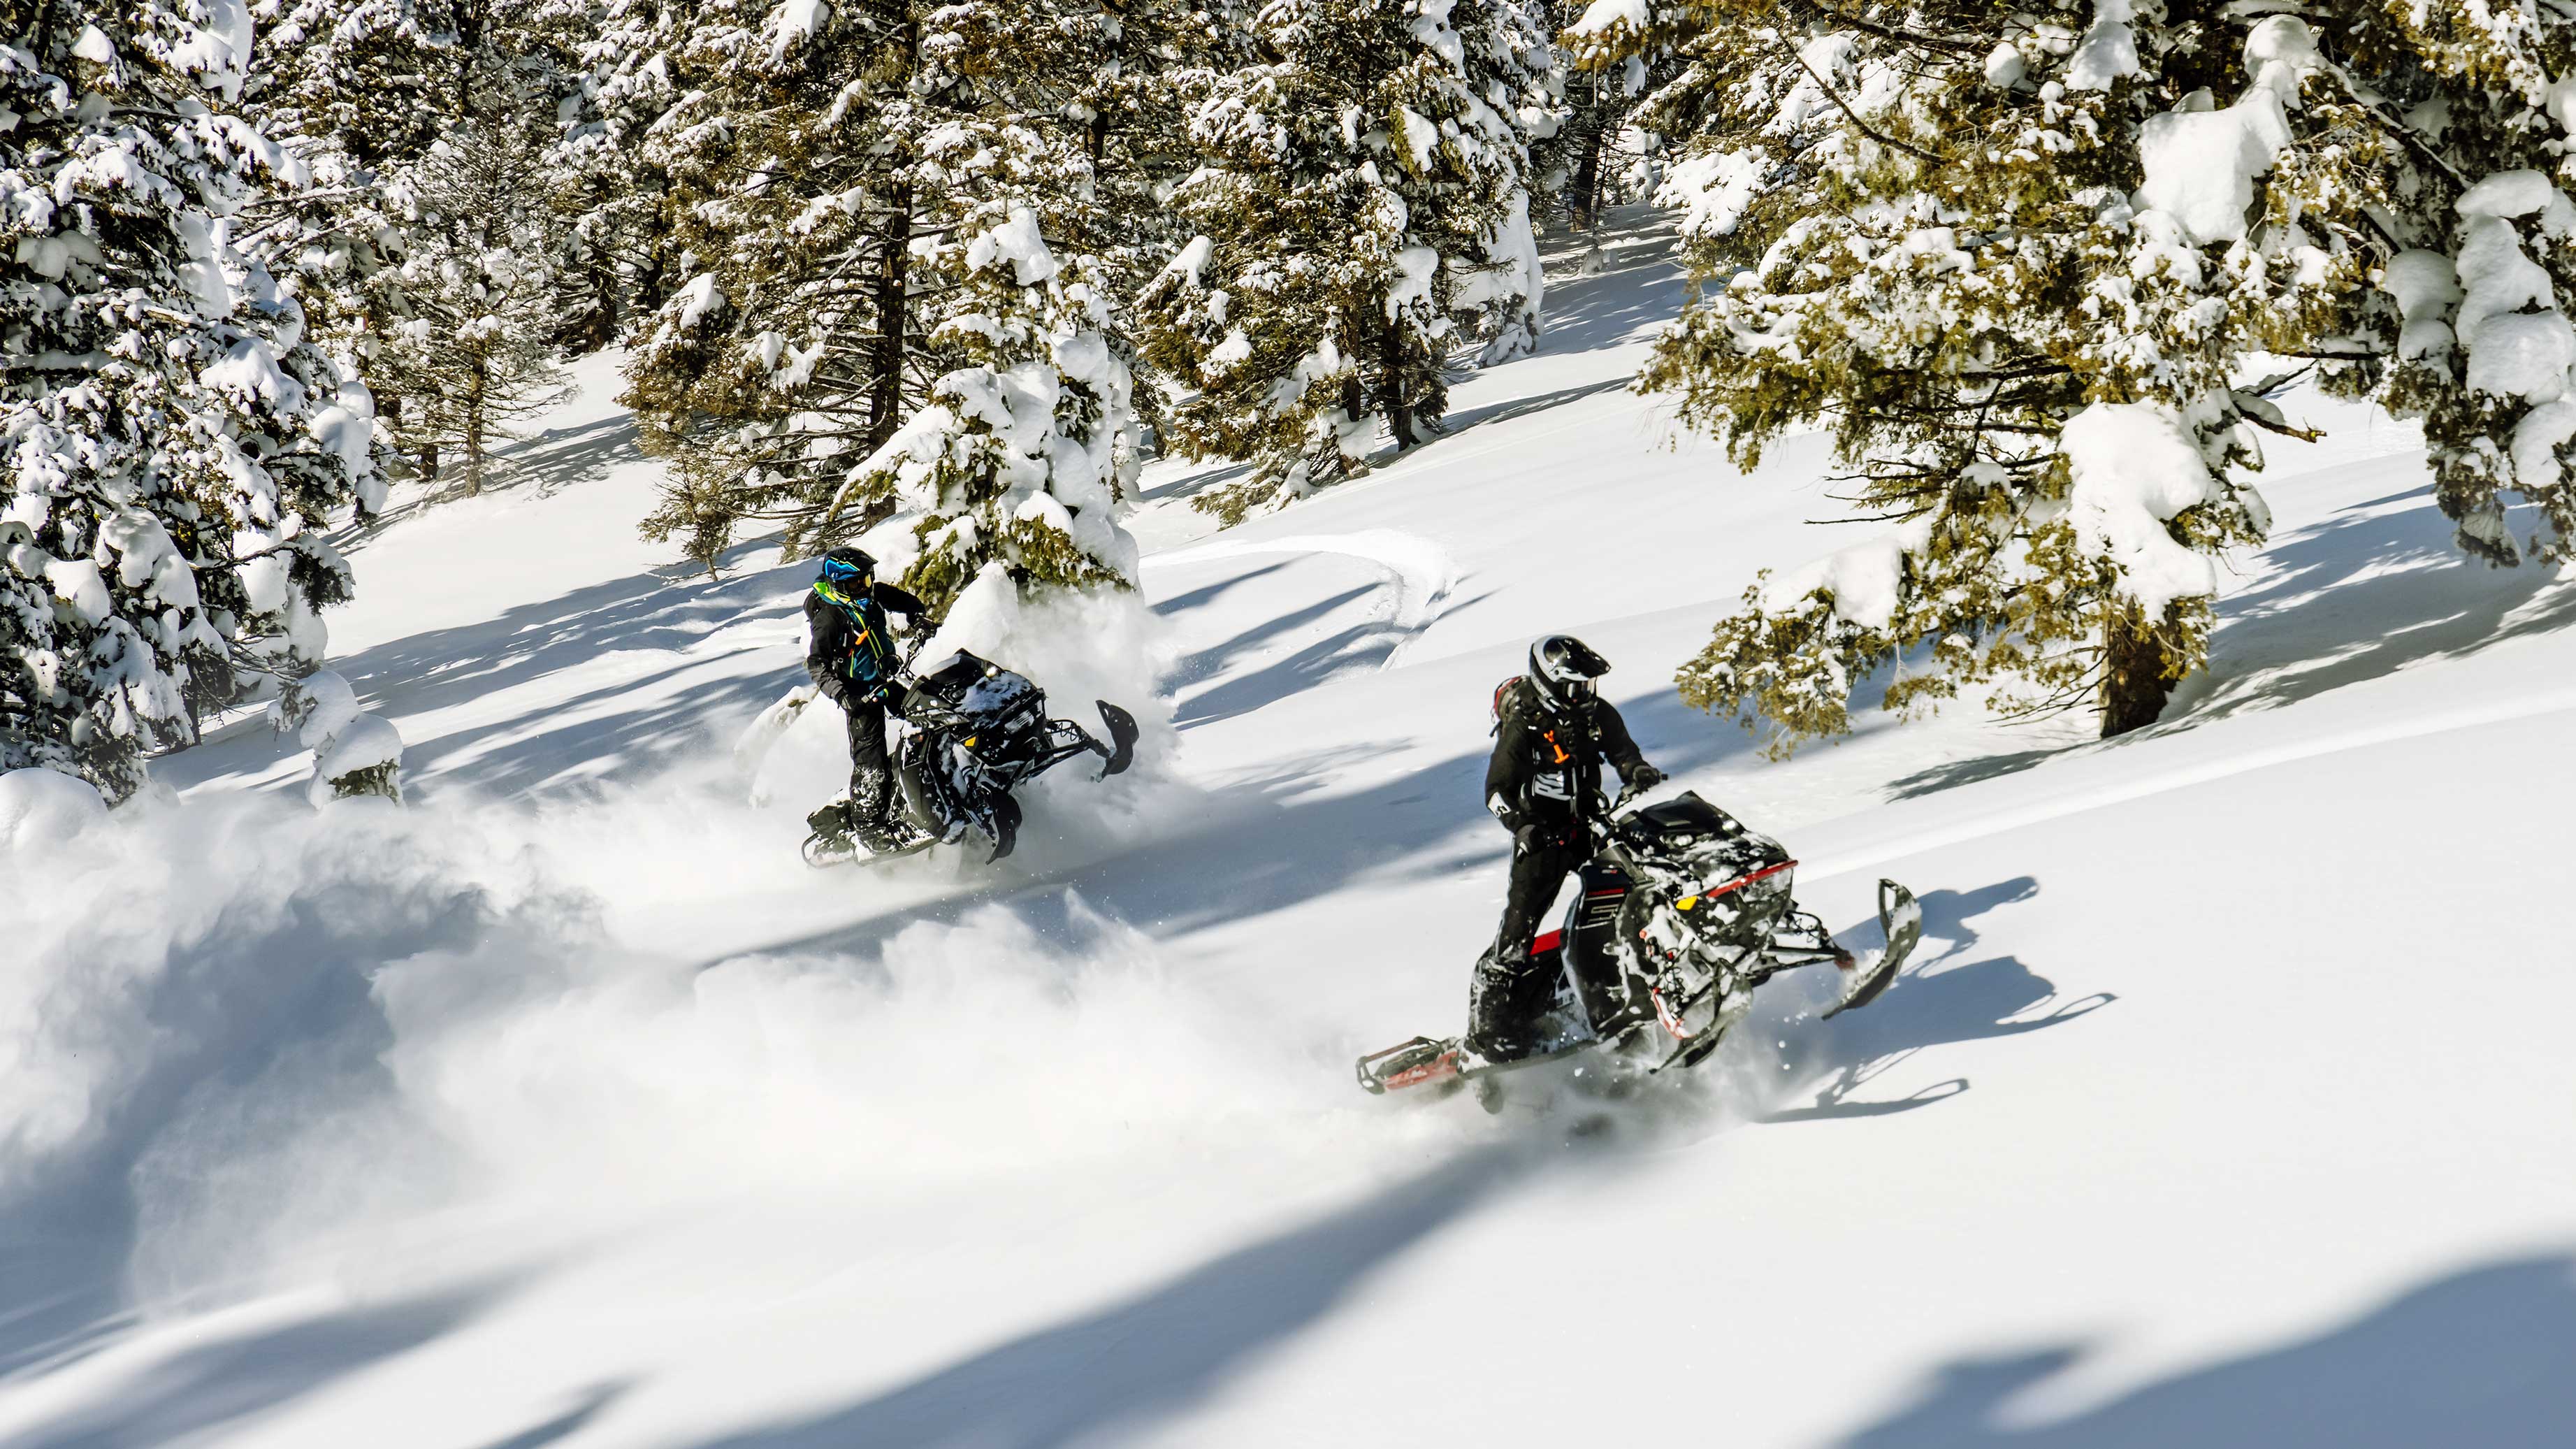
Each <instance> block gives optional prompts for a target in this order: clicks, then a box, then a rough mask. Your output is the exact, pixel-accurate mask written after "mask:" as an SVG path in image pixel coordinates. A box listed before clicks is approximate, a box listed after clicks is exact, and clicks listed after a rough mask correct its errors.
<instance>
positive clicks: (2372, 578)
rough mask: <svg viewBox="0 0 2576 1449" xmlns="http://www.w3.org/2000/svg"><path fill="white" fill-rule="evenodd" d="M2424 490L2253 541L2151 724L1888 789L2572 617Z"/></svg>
mask: <svg viewBox="0 0 2576 1449" xmlns="http://www.w3.org/2000/svg"><path fill="white" fill-rule="evenodd" d="M2432 500H2433V494H2432V489H2431V487H2430V486H2429V485H2427V486H2425V487H2423V488H2415V489H2409V490H2407V491H2405V492H2402V493H2393V494H2390V495H2387V496H2386V497H2382V498H2374V499H2371V500H2369V501H2367V502H2362V503H2355V504H2352V505H2350V506H2348V507H2346V508H2343V509H2340V510H2338V511H2337V512H2335V513H2334V514H2332V515H2331V516H2329V517H2327V518H2326V519H2324V520H2323V521H2321V522H2319V523H2316V524H2313V525H2310V526H2309V527H2306V528H2303V529H2300V530H2297V531H2296V532H2293V533H2287V534H2284V535H2282V536H2281V537H2279V538H2277V539H2275V540H2274V541H2273V542H2272V544H2271V545H2270V546H2268V547H2267V548H2266V549H2265V550H2264V551H2263V558H2264V559H2265V561H2266V562H2267V563H2268V564H2270V565H2271V566H2272V572H2271V573H2270V574H2269V575H2268V576H2267V577H2266V578H2265V579H2264V580H2263V582H2262V583H2260V584H2259V585H2257V586H2256V587H2254V588H2251V589H2248V590H2245V591H2243V592H2238V593H2229V594H2224V595H2222V596H2221V597H2220V599H2219V601H2218V630H2217V633H2216V634H2215V635H2214V636H2213V638H2212V640H2211V644H2210V661H2209V668H2208V670H2207V672H2206V673H2205V674H2203V675H2202V676H2199V677H2198V678H2197V679H2195V680H2193V681H2188V682H2186V684H2185V685H2184V688H2183V691H2182V692H2181V693H2180V694H2178V695H2177V697H2176V699H2175V701H2174V702H2173V703H2172V704H2171V705H2169V706H2167V708H2166V710H2165V717H2164V718H2163V719H2162V720H2160V721H2158V722H2157V723H2156V724H2153V725H2150V726H2148V727H2147V728H2146V729H2144V730H2141V731H2139V732H2137V733H2136V734H2133V735H2130V736H2127V737H2125V738H2124V739H2122V740H2118V741H2112V742H2109V743H2108V744H2104V743H2101V742H2096V741H2090V740H2088V741H2084V742H2081V743H2077V744H2070V745H2065V746H2060V747H2056V748H2041V749H2033V750H2018V751H2011V752H2003V753H1997V754H1992V755H1983V756H1978V757H1975V758H1972V759H1965V760H1953V761H1949V762H1947V763H1944V764H1940V765H1935V766H1932V767H1931V768H1929V769H1924V770H1918V771H1916V772H1915V773H1913V774H1910V775H1907V776H1905V777H1903V778H1901V779H1899V780H1898V781H1896V782H1895V789H1894V795H1895V797H1896V798H1898V799H1907V798H1912V797H1915V796H1920V795H1929V794H1934V793H1937V792H1939V791H1942V790H1947V789H1950V788H1952V787H1954V786H1958V785H1966V784H1974V783H1976V782H1978V781H1981V780H1990V779H1994V778H1996V777H1998V776H2001V775H2009V774H2013V773H2016V772H2018V771H2022V770H2027V769H2029V768H2031V767H2032V766H2034V765H2038V764H2041V763H2043V762H2045V761H2047V760H2050V759H2052V758H2055V757H2056V756H2058V755H2061V754H2065V753H2067V752H2069V751H2072V750H2079V749H2096V748H2114V749H2116V748H2123V747H2126V746H2127V745H2129V744H2131V743H2137V742H2144V741H2148V740H2154V739H2158V738H2161V737H2164V736H2166V735H2170V734H2173V733H2176V732H2179V731H2183V730H2189V729H2194V728H2197V727H2199V726H2201V725H2204V724H2207V723H2210V722H2211V721H2214V720H2221V719H2226V718H2228V717H2230V716H2232V715H2237V714H2244V713H2249V712H2252V711H2256V710H2266V709H2276V708H2279V707H2280V706H2283V705H2288V704H2295V703H2298V702H2299V701H2301V700H2305V699H2312V698H2314V697H2316V696H2318V695H2321V694H2325V693H2328V692H2330V691H2332V690H2337V689H2341V688H2344V687H2345V686H2347V685H2354V684H2361V683H2365V682H2367V681H2370V680H2373V679H2378V678H2382V677H2384V676H2386V675H2390V674H2395V673H2398V672H2399V671H2401V670H2405V669H2410V668H2414V667H2416V666H2418V665H2421V664H2425V663H2428V662H2431V661H2433V660H2437V659H2456V658H2462V657H2465V656H2468V655H2472V654H2475V653H2478V652H2479V651H2481V650H2484V649H2486V648H2489V647H2491V646H2493V645H2496V644H2500V643H2503V642H2506V641H2508V640H2512V639H2519V638H2526V637H2529V636H2533V635H2538V634H2546V633H2552V632H2555V631H2557V630H2560V629H2564V628H2567V627H2569V626H2570V625H2576V583H2570V582H2567V581H2565V580H2562V579H2561V578H2560V577H2559V575H2558V571H2557V570H2555V569H2552V568H2548V567H2544V566H2540V565H2536V564H2530V563H2526V564H2524V565H2523V566H2522V567H2521V568H2518V569H2495V568H2489V567H2488V566H2486V565H2484V564H2481V563H2479V562H2477V561H2476V560H2474V559H2471V558H2469V557H2468V556H2467V555H2465V554H2462V553H2461V552H2460V551H2459V549H2458V548H2457V547H2456V546H2455V545H2454V544H2453V543H2452V542H2451V523H2450V520H2448V519H2446V518H2444V517H2442V514H2441V511H2440V510H2439V509H2438V508H2436V507H2434V506H2433V501H2432ZM2410 501H2411V506H2406V507H2396V506H2394V505H2398V504H2407V503H2410ZM2531 517H2532V510H2529V509H2527V508H2517V509H2514V510H2512V511H2511V521H2512V523H2513V525H2514V527H2515V529H2516V531H2517V532H2518V533H2527V532H2529V530H2530V519H2531ZM1864 685H1866V681H1865V682H1864Z"/></svg>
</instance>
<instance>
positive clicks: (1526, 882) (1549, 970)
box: [1467, 830, 1585, 1061]
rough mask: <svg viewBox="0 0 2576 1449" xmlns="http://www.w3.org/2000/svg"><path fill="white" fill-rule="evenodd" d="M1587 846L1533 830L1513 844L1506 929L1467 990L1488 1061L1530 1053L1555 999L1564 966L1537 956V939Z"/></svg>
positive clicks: (1470, 1016)
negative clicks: (1536, 1028)
mask: <svg viewBox="0 0 2576 1449" xmlns="http://www.w3.org/2000/svg"><path fill="white" fill-rule="evenodd" d="M1584 844H1585V842H1584V838H1583V837H1582V836H1581V835H1580V834H1567V835H1563V836H1555V837H1549V836H1545V835H1541V834H1540V833H1539V832H1537V831H1534V830H1533V831H1529V832H1526V833H1524V834H1521V835H1519V836H1516V837H1514V839H1513V842H1512V877H1511V887H1510V890H1509V893H1508V894H1506V895H1505V896H1504V898H1503V926H1502V930H1501V931H1500V932H1499V933H1497V935H1496V936H1495V938H1494V945H1493V949H1492V950H1490V951H1487V952H1486V953H1485V957H1484V959H1483V960H1481V961H1479V962H1477V963H1476V975H1475V979H1474V980H1473V981H1472V982H1471V983H1469V986H1468V991H1467V1032H1468V1036H1469V1039H1470V1040H1469V1045H1471V1046H1473V1047H1474V1048H1475V1049H1476V1050H1477V1051H1479V1052H1482V1053H1483V1054H1484V1055H1486V1056H1488V1057H1491V1058H1493V1059H1495V1060H1498V1061H1500V1060H1507V1059H1509V1058H1512V1057H1517V1056H1523V1055H1526V1054H1527V1053H1528V1052H1529V1050H1530V1049H1531V1044H1530V1040H1529V1036H1530V1028H1531V1026H1532V1025H1533V1024H1534V1023H1535V1022H1536V1021H1537V1019H1538V1017H1539V1014H1540V1013H1541V1012H1543V1011H1545V1010H1546V1009H1547V1004H1548V1001H1549V999H1550V998H1551V997H1553V996H1554V995H1555V993H1556V977H1557V972H1558V971H1559V970H1560V969H1561V968H1560V967H1559V966H1558V964H1557V960H1556V958H1555V957H1554V956H1542V957H1537V958H1533V957H1532V956H1531V955H1530V940H1531V938H1532V937H1534V936H1536V935H1537V934H1538V923H1539V917H1540V915H1541V914H1543V913H1544V912H1545V911H1546V910H1547V908H1548V907H1549V906H1550V905H1553V904H1554V903H1555V901H1556V893H1557V891H1558V890H1559V889H1561V888H1562V887H1563V886H1564V885H1565V878H1566V876H1567V875H1569V874H1571V873H1572V872H1573V871H1574V869H1575V867H1577V866H1579V865H1581V864H1583V857H1584Z"/></svg>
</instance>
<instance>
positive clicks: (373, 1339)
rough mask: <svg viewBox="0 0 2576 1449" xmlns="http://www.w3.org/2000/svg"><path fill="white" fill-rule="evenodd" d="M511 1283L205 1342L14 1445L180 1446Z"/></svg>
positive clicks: (342, 1372)
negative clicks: (193, 1437) (184, 1441)
mask: <svg viewBox="0 0 2576 1449" xmlns="http://www.w3.org/2000/svg"><path fill="white" fill-rule="evenodd" d="M512 1287H513V1281H512V1280H511V1279H508V1278H498V1279H487V1280H484V1281H481V1282H477V1283H470V1284H467V1285H465V1286H462V1287H456V1288H448V1289H444V1290H441V1291H439V1292H436V1293H430V1294H423V1295H420V1296H417V1297H410V1298H402V1299H397V1300H395V1301H393V1302H389V1303H373V1304H367V1305H363V1306H359V1307H353V1308H349V1309H345V1310H343V1311H341V1312H337V1313H327V1314H322V1315H320V1316H317V1317H311V1318H303V1319H298V1320H296V1321H295V1322H293V1323H289V1324H285V1325H282V1326H279V1327H274V1328H269V1329H264V1330H261V1331H259V1332H255V1333H249V1334H244V1335H239V1336H236V1337H231V1338H224V1339H219V1340H217V1341H215V1342H212V1343H207V1344H201V1345H199V1346H197V1347H194V1348H190V1349H187V1350H184V1351H182V1352H180V1353H177V1354H174V1355H172V1356H171V1357H170V1358H168V1359H166V1360H164V1361H162V1362H161V1363H158V1364H155V1365H153V1366H152V1368H150V1369H149V1370H147V1371H146V1372H144V1373H143V1374H142V1375H141V1376H140V1377H139V1378H137V1379H135V1380H134V1381H132V1382H129V1383H125V1384H122V1385H120V1386H119V1388H118V1390H117V1392H116V1395H115V1397H114V1398H113V1399H112V1400H109V1401H107V1402H104V1403H98V1404H93V1405H87V1406H84V1407H82V1408H78V1409H74V1410H71V1411H69V1412H67V1413H65V1414H62V1415H60V1416H58V1417H57V1418H55V1419H54V1420H52V1421H50V1422H48V1423H44V1424H40V1425H38V1426H37V1427H35V1428H34V1429H32V1430H30V1431H28V1432H27V1433H25V1434H24V1435H22V1436H21V1437H18V1438H16V1439H13V1440H12V1441H11V1442H12V1443H13V1444H14V1445H16V1446H19V1449H143V1446H147V1445H155V1444H175V1443H178V1442H179V1441H181V1440H183V1439H187V1438H190V1437H192V1436H195V1435H199V1434H205V1433H209V1432H212V1431H216V1430H220V1429H222V1428H224V1427H225V1426H226V1425H231V1424H237V1423H239V1422H241V1421H243V1420H245V1419H248V1418H250V1417H252V1416H254V1415H258V1414H264V1413H268V1412H271V1411H273V1410H275V1409H278V1408H281V1407H283V1406H285V1405H287V1404H289V1403H292V1402H294V1401H295V1400H297V1399H300V1398H303V1397H305V1396H307V1395H309V1394H312V1393H314V1392H315V1391H317V1390H319V1389H321V1388H323V1387H325V1386H326V1385H329V1384H331V1383H333V1382H335V1381H337V1380H339V1379H343V1378H346V1377H348V1376H349V1375H351V1374H355V1373H359V1372H362V1371H364V1370H366V1369H368V1368H370V1367H373V1366H374V1365H376V1364H379V1363H383V1362H384V1361H386V1360H388V1359H391V1358H394V1357H397V1356H399V1355H401V1354H404V1353H408V1352H410V1351H411V1350H413V1349H416V1348H418V1347H420V1346H422V1345H423V1344H426V1343H429V1342H430V1341H432V1340H434V1339H437V1338H440V1337H442V1336H444V1335H446V1334H448V1333H450V1332H452V1331H454V1330H455V1329H457V1328H459V1327H461V1326H462V1325H463V1324H465V1323H466V1322H467V1321H468V1320H470V1319H472V1318H474V1317H475V1316H477V1315H478V1314H480V1313H481V1312H483V1311H484V1310H485V1309H487V1308H488V1307H490V1306H491V1305H493V1304H494V1303H496V1302H497V1301H499V1300H500V1299H501V1298H503V1297H506V1296H507V1295H508V1293H509V1292H510V1291H511V1288H512ZM558 1437H559V1436H558ZM527 1442H530V1443H539V1444H541V1443H545V1442H548V1441H546V1440H542V1439H540V1440H533V1441H527Z"/></svg>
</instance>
